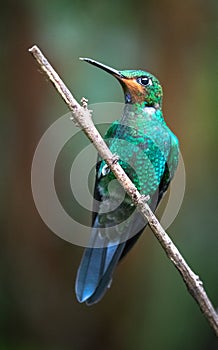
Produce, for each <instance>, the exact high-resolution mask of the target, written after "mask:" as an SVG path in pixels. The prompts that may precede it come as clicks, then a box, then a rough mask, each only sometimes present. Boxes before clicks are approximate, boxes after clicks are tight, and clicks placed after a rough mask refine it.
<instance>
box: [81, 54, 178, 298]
mask: <svg viewBox="0 0 218 350" xmlns="http://www.w3.org/2000/svg"><path fill="white" fill-rule="evenodd" d="M81 59H82V60H83V61H86V62H88V63H90V64H92V65H94V66H96V67H99V68H101V69H103V70H104V71H106V72H107V73H109V74H111V75H112V76H114V77H115V78H116V79H117V80H118V81H119V83H120V84H121V86H122V89H123V92H124V99H125V104H124V108H123V111H122V115H121V117H120V119H119V120H117V121H115V122H113V123H112V124H111V125H110V127H109V129H108V130H107V132H106V134H105V136H104V139H105V141H106V143H107V145H108V147H109V149H110V150H111V152H112V153H113V154H114V155H116V156H117V161H118V162H119V164H120V165H121V166H122V168H123V169H124V171H125V172H126V174H127V175H128V176H129V178H130V179H131V181H132V182H133V183H134V185H135V186H136V188H137V189H138V191H139V192H140V194H142V195H145V196H149V200H148V204H149V206H150V208H151V209H152V211H153V212H154V211H155V210H156V208H157V206H158V204H159V202H160V200H161V198H162V197H163V194H164V193H165V192H166V190H167V188H168V186H169V184H170V182H171V180H172V178H173V176H174V174H175V171H176V168H177V165H178V157H179V142H178V139H177V137H176V136H175V135H174V133H173V132H172V131H171V130H170V128H169V127H168V126H167V124H166V122H165V120H164V117H163V113H162V97H163V92H162V87H161V84H160V82H159V81H158V79H157V78H156V77H155V76H154V75H152V74H151V73H148V72H146V71H143V70H116V69H113V68H111V67H109V66H107V65H105V64H102V63H100V62H97V61H95V60H93V59H90V58H81ZM146 225H147V221H146V220H145V219H144V217H142V215H141V214H140V212H139V211H138V210H137V208H136V207H135V205H134V204H133V203H132V201H131V199H130V197H129V196H128V195H127V194H126V193H125V192H124V190H123V188H122V186H121V185H120V184H119V183H118V182H117V180H116V178H115V176H114V174H113V172H112V171H111V170H110V169H109V168H108V166H107V164H106V162H105V161H104V159H102V158H101V157H100V156H99V157H98V161H97V165H96V179H95V187H94V205H93V218H92V228H91V234H90V241H89V244H88V247H87V248H85V250H84V253H83V257H82V260H81V263H80V266H79V269H78V272H77V277H76V285H75V291H76V297H77V300H78V301H79V302H80V303H82V302H86V304H87V305H92V304H95V303H97V302H99V301H100V300H101V299H102V297H103V296H104V294H105V293H106V291H107V290H108V288H109V287H110V286H111V282H112V276H113V273H114V271H115V269H116V267H117V265H118V263H119V262H120V261H121V260H122V259H123V258H124V256H126V254H127V253H128V252H129V250H130V249H131V248H132V247H133V245H134V244H135V243H136V241H137V240H138V238H139V236H140V235H141V233H142V232H143V231H144V228H145V227H146Z"/></svg>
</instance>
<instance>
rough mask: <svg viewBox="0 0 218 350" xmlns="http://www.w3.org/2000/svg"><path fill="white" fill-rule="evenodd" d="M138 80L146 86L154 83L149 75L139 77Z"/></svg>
mask: <svg viewBox="0 0 218 350" xmlns="http://www.w3.org/2000/svg"><path fill="white" fill-rule="evenodd" d="M137 82H138V83H139V84H141V85H144V86H148V85H152V80H151V78H149V77H141V78H138V79H137Z"/></svg>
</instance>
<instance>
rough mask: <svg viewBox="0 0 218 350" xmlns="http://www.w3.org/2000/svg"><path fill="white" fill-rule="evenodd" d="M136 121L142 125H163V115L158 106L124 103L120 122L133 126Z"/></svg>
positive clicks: (142, 103) (143, 103)
mask: <svg viewBox="0 0 218 350" xmlns="http://www.w3.org/2000/svg"><path fill="white" fill-rule="evenodd" d="M138 121H142V122H143V124H144V123H145V124H147V123H151V122H152V123H161V124H165V121H164V118H163V113H162V110H161V108H160V107H159V106H155V107H148V106H147V105H146V103H145V102H141V103H133V104H130V103H126V104H125V107H124V110H123V115H122V118H121V122H125V123H127V124H128V125H132V126H134V124H135V123H136V122H138Z"/></svg>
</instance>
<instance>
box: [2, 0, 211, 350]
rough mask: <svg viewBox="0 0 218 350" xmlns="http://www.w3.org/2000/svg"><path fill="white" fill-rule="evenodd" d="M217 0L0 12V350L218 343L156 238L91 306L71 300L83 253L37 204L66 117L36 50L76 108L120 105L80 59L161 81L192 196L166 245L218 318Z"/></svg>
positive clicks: (109, 83) (115, 88)
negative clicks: (45, 144)
mask: <svg viewBox="0 0 218 350" xmlns="http://www.w3.org/2000/svg"><path fill="white" fill-rule="evenodd" d="M217 14H218V3H217V1H215V0H208V1H203V0H186V1H174V0H156V1H154V0H153V1H151V0H144V1H141V0H138V1H130V0H126V1H123V0H119V1H115V2H109V1H103V0H102V1H97V0H93V1H91V0H89V1H88V0H87V1H78V0H62V1H57V0H54V1H42V0H38V1H36V0H32V1H30V2H28V1H27V0H26V1H24V0H21V1H19V2H16V1H11V0H9V1H8V2H1V15H0V16H1V21H0V26H1V68H2V71H1V77H2V84H1V86H2V88H1V110H2V113H1V128H0V133H1V164H2V166H1V174H0V189H1V211H0V223H1V244H0V279H1V288H0V350H26V349H28V350H44V349H46V350H50V349H52V350H68V349H75V350H77V349H78V350H83V349H87V350H89V349H90V350H91V349H96V350H99V349H104V350H109V349H110V350H111V349H115V350H116V349H121V350H122V349H126V350H131V349H138V350H142V349H148V350H151V349H152V350H156V349H164V350H165V349H167V350H174V349H177V350H180V349H184V348H185V349H187V350H189V349H192V350H195V349H196V350H203V349H204V350H208V349H209V350H210V349H217V342H216V339H215V336H214V334H213V331H212V330H211V329H210V327H209V325H208V323H207V321H206V320H205V318H204V316H203V315H202V314H201V312H200V310H199V308H198V306H197V304H196V303H195V301H194V300H193V299H192V297H191V296H190V295H189V294H188V292H187V290H186V287H185V286H184V284H183V282H182V279H181V277H180V276H179V274H178V272H177V271H176V270H175V268H174V267H173V265H172V264H171V263H170V261H169V260H168V259H167V258H166V256H165V253H164V252H163V251H162V249H161V247H160V245H159V244H158V242H157V241H156V240H155V238H154V237H153V235H152V233H151V231H150V230H149V229H147V230H146V232H145V234H144V235H143V237H142V238H141V239H140V242H138V244H137V246H136V247H135V248H134V249H133V250H132V252H131V253H130V254H129V256H128V258H127V259H126V260H125V262H123V263H122V264H121V265H120V267H119V268H118V270H117V271H116V274H115V277H114V283H113V285H112V288H111V289H110V291H108V293H107V294H106V296H105V297H104V299H103V300H102V301H101V302H100V303H99V304H97V305H95V306H93V307H87V306H85V305H80V304H79V303H78V302H77V301H76V299H75V295H74V281H75V276H76V270H77V267H78V265H79V262H80V258H81V254H82V248H80V247H76V246H73V245H71V244H69V243H67V242H65V241H63V240H61V239H59V238H58V237H56V236H55V235H54V234H53V233H52V232H51V231H50V230H49V229H48V228H47V227H46V226H45V224H44V223H43V222H42V220H41V219H40V217H39V215H38V213H37V211H36V208H35V205H34V202H33V198H32V194H31V185H30V169H31V162H32V157H33V154H34V150H35V147H36V146H37V142H38V141H39V139H40V137H41V135H42V134H43V132H44V131H45V130H46V129H47V128H48V127H49V125H50V124H51V123H52V122H54V121H55V120H56V119H57V118H59V117H60V116H61V115H62V114H64V113H66V112H67V108H66V106H65V104H64V103H63V102H62V100H61V99H60V98H59V96H58V95H57V93H56V92H55V91H54V89H53V87H51V85H50V84H49V83H48V82H47V81H46V79H45V78H44V77H43V76H42V74H40V73H39V71H38V67H37V65H36V64H35V62H34V60H33V59H32V57H31V55H30V54H29V53H28V51H27V49H28V48H29V47H30V46H32V45H33V44H35V43H36V44H38V45H39V46H40V48H41V49H42V50H43V51H44V52H45V54H46V55H47V57H48V58H49V59H50V60H51V62H52V63H53V65H54V67H55V68H56V69H57V70H58V72H59V73H60V74H61V76H62V77H63V78H64V80H65V82H66V83H67V85H68V86H69V87H70V88H71V90H72V92H73V93H74V94H75V96H76V97H77V98H78V99H80V98H81V97H82V96H86V97H88V98H89V101H90V103H96V102H108V101H115V102H119V101H123V96H122V91H121V89H120V86H119V85H118V83H117V82H116V81H115V79H112V77H110V76H109V75H106V74H104V73H103V72H102V71H100V70H98V69H94V68H92V67H91V66H89V65H87V64H85V63H83V62H81V61H79V60H78V57H79V56H84V57H86V56H87V57H92V58H94V59H97V60H99V61H102V62H104V63H106V64H108V65H111V66H112V67H114V68H118V69H128V68H130V69H132V68H141V69H145V70H148V71H151V72H153V73H155V74H156V75H157V76H158V77H159V79H160V80H161V82H162V84H163V87H164V114H165V117H166V119H167V122H168V124H169V125H170V127H171V128H172V129H173V131H174V132H175V133H176V134H177V136H178V137H179V140H180V145H181V151H182V154H183V157H184V161H185V165H186V175H187V186H186V193H185V198H184V201H183V205H182V208H181V210H180V212H179V215H178V216H177V218H176V220H175V222H174V223H173V225H171V227H170V228H169V229H168V232H169V234H170V236H171V237H172V238H173V240H174V242H175V243H176V244H177V246H178V248H179V249H180V250H181V252H182V253H183V255H184V257H185V258H186V259H187V261H188V263H189V264H190V265H191V267H192V268H193V269H194V271H195V272H196V273H197V274H199V275H200V277H201V279H202V280H203V281H204V286H205V288H206V290H207V292H208V294H209V297H210V298H211V300H212V302H213V303H214V305H216V306H217V305H218V282H217V281H218V278H217V277H218V263H217V262H218V259H217V257H218V254H217V252H218V233H217V226H218V215H217V197H218V190H217V177H218V165H217V132H218V130H217V129H218V128H217V126H218V121H217V120H218V119H217V76H215V72H216V73H217V68H218V67H217V62H218V57H217V50H216V41H217V34H218V33H217V21H218V18H217Z"/></svg>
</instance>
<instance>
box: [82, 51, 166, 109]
mask: <svg viewBox="0 0 218 350" xmlns="http://www.w3.org/2000/svg"><path fill="white" fill-rule="evenodd" d="M81 60H83V61H86V62H88V63H90V64H93V65H94V66H97V67H99V68H101V69H103V70H104V71H106V72H108V73H110V74H112V75H113V76H114V77H115V78H117V79H118V80H119V82H120V84H121V85H122V88H123V91H124V94H125V102H126V103H131V104H133V103H144V104H145V106H147V107H155V108H159V107H161V105H162V96H163V91H162V87H161V85H160V83H159V81H158V79H157V78H156V77H155V76H153V75H152V74H150V73H148V72H144V71H142V70H121V71H118V70H116V69H113V68H111V67H108V66H106V65H104V64H102V63H99V62H97V61H95V60H92V59H91V58H81Z"/></svg>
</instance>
